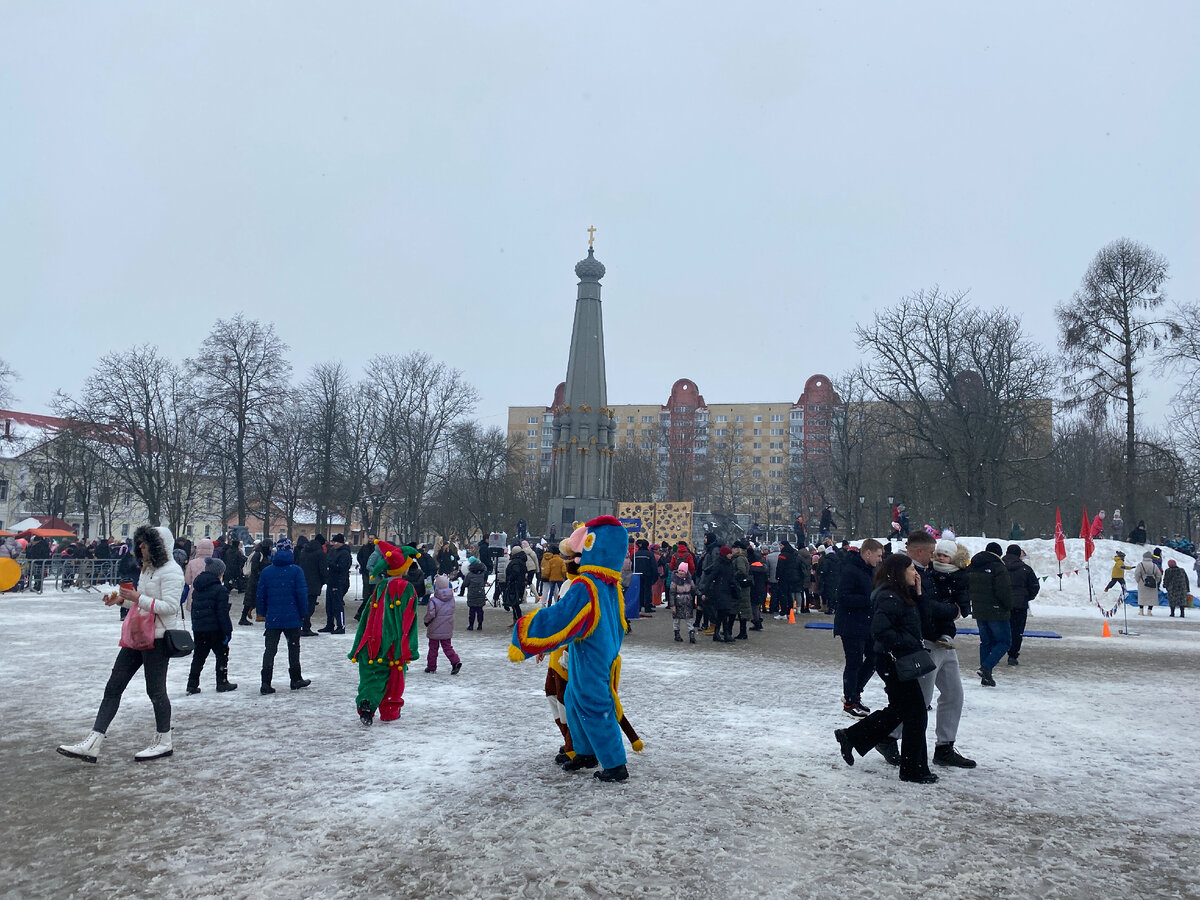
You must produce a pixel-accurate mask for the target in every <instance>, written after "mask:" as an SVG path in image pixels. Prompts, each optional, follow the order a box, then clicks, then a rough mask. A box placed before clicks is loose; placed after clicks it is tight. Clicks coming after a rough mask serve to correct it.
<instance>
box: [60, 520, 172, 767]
mask: <svg viewBox="0 0 1200 900" xmlns="http://www.w3.org/2000/svg"><path fill="white" fill-rule="evenodd" d="M133 546H134V550H135V552H136V553H137V554H138V557H139V558H140V559H141V561H142V574H141V577H140V578H139V579H138V588H137V589H136V590H133V589H130V588H121V589H120V591H119V592H118V593H117V594H114V595H111V596H106V597H105V600H104V602H105V603H106V604H107V605H109V606H115V605H117V604H120V605H121V606H123V607H126V608H127V609H132V608H133V607H135V606H136V607H138V608H139V609H141V610H143V611H144V612H153V614H154V647H153V648H152V649H150V650H132V649H130V648H128V647H122V648H121V649H120V651H119V652H118V653H117V661H116V662H115V663H113V668H112V674H111V675H109V676H108V684H107V685H105V687H104V699H103V700H102V701H101V703H100V710H99V711H98V712H97V713H96V723H95V724H94V725H93V726H92V732H91V734H89V735H88V736H87V737H86V738H84V739H83V740H82V741H80V742H79V743H78V744H64V745H63V746H61V747H59V748H58V752H59V753H61V754H62V755H63V756H70V757H73V758H74V759H82V760H83V761H84V762H91V763H94V762H95V761H96V757H97V756H98V755H99V753H100V745H101V744H102V743H103V742H104V735H105V733H106V732H107V731H108V726H109V723H111V722H112V720H113V717H114V716H115V715H116V714H117V709H118V707H119V706H120V705H121V695H122V694H123V693H124V692H125V688H126V687H127V686H128V685H129V682H130V681H131V680H132V679H133V676H134V675H136V674H137V670H138V669H143V670H144V674H145V678H146V693H147V695H149V697H150V702H151V704H152V705H153V706H154V723H155V731H156V735H155V739H154V743H153V744H151V745H150V746H149V747H147V748H146V749H145V750H142V751H140V752H138V753H136V754H134V757H133V758H134V759H135V760H137V761H138V762H144V761H146V760H149V759H160V758H162V757H164V756H170V755H171V753H172V752H173V751H172V748H171V701H170V699H169V698H168V697H167V664H168V663H169V662H170V661H171V658H170V656H169V655H168V653H167V648H166V641H165V640H164V637H163V635H164V633H165V632H166V631H167V630H168V629H172V628H179V627H180V619H181V613H180V609H179V599H180V597H181V596H182V595H183V570H182V569H181V568H179V564H178V563H176V562H175V560H174V559H172V558H171V551H172V550H173V549H174V547H175V539H174V538H173V537H172V536H171V532H170V531H168V530H167V529H166V528H162V527H153V526H150V525H143V526H141V527H140V528H138V530H137V531H136V532H134V535H133Z"/></svg>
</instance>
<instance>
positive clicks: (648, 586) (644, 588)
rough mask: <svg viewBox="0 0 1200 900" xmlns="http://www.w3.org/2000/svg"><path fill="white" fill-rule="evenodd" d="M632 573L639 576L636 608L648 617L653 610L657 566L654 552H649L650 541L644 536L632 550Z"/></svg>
mask: <svg viewBox="0 0 1200 900" xmlns="http://www.w3.org/2000/svg"><path fill="white" fill-rule="evenodd" d="M633 574H635V575H638V576H640V578H639V580H638V609H639V610H640V611H641V615H642V616H644V617H649V616H651V615H652V614H653V612H654V607H653V604H652V603H651V600H652V598H653V596H654V595H653V590H654V582H655V581H657V580H658V572H657V566H656V565H655V562H654V554H653V553H651V552H650V542H649V541H647V540H645V539H644V538H643V539H641V540H639V541H638V542H637V550H635V551H634V552H633Z"/></svg>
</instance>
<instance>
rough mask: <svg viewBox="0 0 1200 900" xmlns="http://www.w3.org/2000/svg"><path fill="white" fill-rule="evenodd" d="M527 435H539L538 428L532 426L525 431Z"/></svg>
mask: <svg viewBox="0 0 1200 900" xmlns="http://www.w3.org/2000/svg"><path fill="white" fill-rule="evenodd" d="M525 437H537V429H536V428H530V429H529V430H528V431H526V432H525Z"/></svg>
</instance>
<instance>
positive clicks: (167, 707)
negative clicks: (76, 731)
mask: <svg viewBox="0 0 1200 900" xmlns="http://www.w3.org/2000/svg"><path fill="white" fill-rule="evenodd" d="M170 661H171V657H169V656H168V655H167V649H166V642H165V641H164V640H163V639H162V638H155V640H154V649H153V650H130V649H129V648H128V647H122V648H121V649H120V651H119V652H118V653H117V661H116V662H114V663H113V667H112V674H111V675H109V676H108V684H106V685H105V686H104V699H103V700H101V701H100V710H99V711H98V712H97V713H96V724H95V725H93V726H92V731H98V732H100V733H101V734H104V733H105V732H107V731H108V726H109V725H110V724H111V723H112V720H113V716H115V715H116V714H117V710H118V709H119V708H120V706H121V695H122V694H123V693H125V688H126V687H128V686H129V682H130V681H132V680H133V676H134V675H136V674H137V670H138V669H145V675H146V696H148V697H149V698H150V703H151V704H153V706H154V727H155V730H156V731H158V733H159V734H166V733H167V732H168V731H170V730H171V700H170V698H169V697H167V664H168V663H169V662H170Z"/></svg>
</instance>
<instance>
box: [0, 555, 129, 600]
mask: <svg viewBox="0 0 1200 900" xmlns="http://www.w3.org/2000/svg"><path fill="white" fill-rule="evenodd" d="M17 562H18V563H20V564H21V579H20V581H18V582H17V584H16V586H15V587H14V588H12V592H16V591H34V592H35V593H41V592H42V591H45V590H51V591H61V590H63V589H65V588H80V589H82V590H85V591H99V590H100V586H101V585H106V584H116V583H117V563H118V560H115V559H19V560H17Z"/></svg>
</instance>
